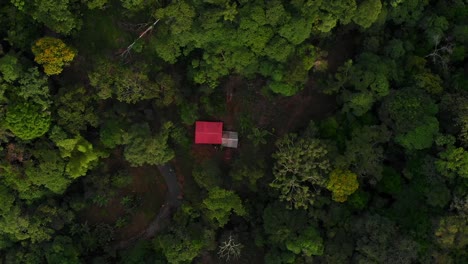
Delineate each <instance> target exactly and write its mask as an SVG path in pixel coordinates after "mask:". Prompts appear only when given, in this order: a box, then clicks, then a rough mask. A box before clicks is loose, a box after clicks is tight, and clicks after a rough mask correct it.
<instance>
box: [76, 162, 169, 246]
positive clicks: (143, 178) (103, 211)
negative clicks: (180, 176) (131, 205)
mask: <svg viewBox="0 0 468 264" xmlns="http://www.w3.org/2000/svg"><path fill="white" fill-rule="evenodd" d="M129 171H130V174H131V175H132V177H133V181H132V184H131V185H130V186H129V187H127V188H124V189H122V190H120V191H119V192H118V193H117V195H116V196H115V198H114V199H112V200H111V201H110V202H109V204H108V205H107V206H105V207H98V206H95V205H93V206H91V207H89V208H88V209H87V210H86V211H85V214H84V215H85V221H88V223H90V224H97V223H106V224H110V225H114V224H115V222H116V221H117V219H119V217H123V216H125V211H124V207H123V206H122V205H121V203H120V202H121V199H122V198H123V197H124V196H126V195H132V194H133V195H137V197H140V198H141V205H140V207H138V209H137V210H136V211H135V213H133V214H132V215H131V216H130V219H129V222H128V224H127V225H126V226H125V227H123V228H120V229H116V237H115V239H116V240H118V241H120V240H126V239H129V238H131V237H134V236H135V235H137V234H140V233H141V232H143V231H144V230H145V229H146V228H147V226H148V225H149V224H150V223H151V221H152V220H153V219H154V218H155V217H156V215H157V214H158V212H159V210H160V209H161V207H162V205H163V203H164V199H165V196H166V192H167V187H166V184H165V181H164V178H162V176H161V175H160V174H159V171H158V168H157V167H155V166H143V167H138V168H129Z"/></svg>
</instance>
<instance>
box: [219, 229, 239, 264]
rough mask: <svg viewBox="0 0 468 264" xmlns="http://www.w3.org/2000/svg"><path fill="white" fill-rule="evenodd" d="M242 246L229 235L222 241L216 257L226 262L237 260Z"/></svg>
mask: <svg viewBox="0 0 468 264" xmlns="http://www.w3.org/2000/svg"><path fill="white" fill-rule="evenodd" d="M243 247H244V246H243V245H242V244H240V243H237V242H236V241H235V239H234V238H233V237H232V234H229V237H228V239H227V240H225V241H223V242H222V243H221V245H220V246H219V250H218V255H219V256H220V257H221V258H223V259H225V260H226V261H229V260H231V259H232V258H233V259H237V258H239V256H240V254H241V250H242V248H243Z"/></svg>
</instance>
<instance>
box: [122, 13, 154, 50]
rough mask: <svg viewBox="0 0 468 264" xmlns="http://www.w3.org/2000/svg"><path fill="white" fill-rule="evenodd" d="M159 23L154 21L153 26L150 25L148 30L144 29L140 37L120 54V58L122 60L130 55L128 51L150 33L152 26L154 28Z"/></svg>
mask: <svg viewBox="0 0 468 264" xmlns="http://www.w3.org/2000/svg"><path fill="white" fill-rule="evenodd" d="M158 22H159V19H157V20H156V21H154V23H153V24H151V26H149V27H148V28H146V30H145V31H143V32H142V33H141V34H140V36H138V38H137V39H135V41H133V43H132V44H130V45H129V46H128V47H127V48H126V49H125V50H124V51H123V52H122V53H120V56H121V57H123V58H126V57H127V56H128V55H129V54H130V51H131V50H132V48H133V46H134V45H135V43H136V42H137V41H138V40H139V39H141V38H143V37H144V36H145V35H146V34H147V33H148V32H150V31H151V30H152V29H153V28H154V26H156V24H157V23H158Z"/></svg>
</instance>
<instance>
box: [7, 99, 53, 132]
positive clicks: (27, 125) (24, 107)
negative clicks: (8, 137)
mask: <svg viewBox="0 0 468 264" xmlns="http://www.w3.org/2000/svg"><path fill="white" fill-rule="evenodd" d="M44 110H45V109H43V108H42V107H41V106H40V105H37V104H35V103H30V102H18V103H16V104H13V105H9V106H8V108H7V113H6V117H5V121H6V124H7V127H8V129H10V130H11V132H13V134H15V136H17V137H18V138H21V139H23V140H31V139H35V138H38V137H40V136H42V135H44V134H45V133H46V132H47V131H48V130H49V126H50V123H51V117H50V112H48V111H44Z"/></svg>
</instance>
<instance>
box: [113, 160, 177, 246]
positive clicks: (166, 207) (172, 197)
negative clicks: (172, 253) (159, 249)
mask: <svg viewBox="0 0 468 264" xmlns="http://www.w3.org/2000/svg"><path fill="white" fill-rule="evenodd" d="M158 170H159V172H160V173H161V175H162V176H163V177H164V180H165V181H166V185H167V189H168V192H167V194H166V202H165V203H164V204H163V205H162V206H161V209H160V210H159V213H158V215H157V216H156V217H155V218H154V220H153V221H152V222H151V223H150V224H149V225H148V227H147V228H146V229H145V230H143V231H141V232H140V233H138V234H137V235H135V236H133V237H131V238H130V239H127V240H125V241H120V242H119V243H118V244H117V245H116V246H115V248H116V249H123V248H127V247H129V246H131V245H132V244H134V243H135V242H136V241H137V240H140V239H151V238H153V237H154V236H155V234H156V233H157V232H158V231H160V230H161V229H162V228H164V227H165V226H166V224H167V223H168V222H169V220H170V217H171V215H172V213H173V212H174V211H176V210H177V208H178V207H179V206H180V205H181V204H182V201H181V194H182V192H181V189H180V186H179V183H178V182H177V176H176V174H175V170H174V168H173V167H172V166H171V165H169V164H164V165H160V166H158Z"/></svg>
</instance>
